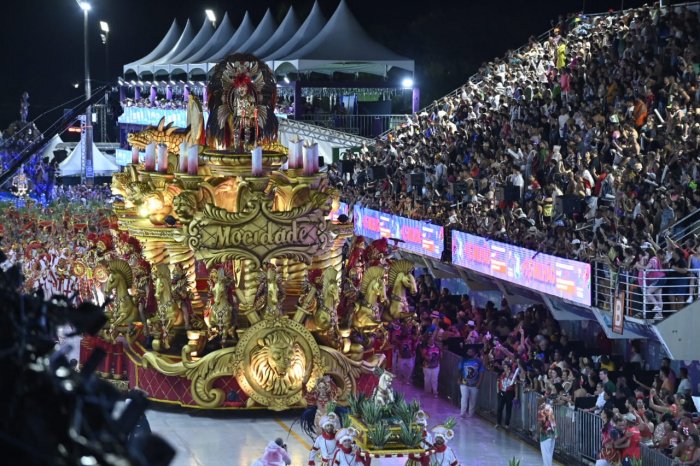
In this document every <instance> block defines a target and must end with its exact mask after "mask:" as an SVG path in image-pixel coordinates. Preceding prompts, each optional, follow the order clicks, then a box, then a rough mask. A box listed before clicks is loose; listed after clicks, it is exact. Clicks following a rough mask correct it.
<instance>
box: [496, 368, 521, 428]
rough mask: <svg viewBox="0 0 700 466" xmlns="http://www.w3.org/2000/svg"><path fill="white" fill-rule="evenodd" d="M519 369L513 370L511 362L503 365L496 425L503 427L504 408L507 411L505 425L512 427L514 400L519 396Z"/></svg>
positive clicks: (499, 380) (497, 389) (499, 383)
mask: <svg viewBox="0 0 700 466" xmlns="http://www.w3.org/2000/svg"><path fill="white" fill-rule="evenodd" d="M518 372H519V369H516V370H515V371H513V370H512V369H511V366H510V364H504V365H503V372H502V373H501V375H500V376H499V377H498V383H497V385H496V395H497V396H498V409H497V411H496V427H497V428H499V427H501V420H502V419H503V409H504V408H505V411H506V418H505V423H504V426H505V428H506V429H510V415H511V412H512V410H513V400H514V399H515V397H516V396H517V384H518V382H517V377H518Z"/></svg>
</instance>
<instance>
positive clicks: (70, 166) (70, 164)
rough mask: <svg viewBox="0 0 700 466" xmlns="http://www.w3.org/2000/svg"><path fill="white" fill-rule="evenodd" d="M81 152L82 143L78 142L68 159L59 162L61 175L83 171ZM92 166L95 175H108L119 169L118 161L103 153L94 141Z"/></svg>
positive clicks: (73, 174) (78, 173)
mask: <svg viewBox="0 0 700 466" xmlns="http://www.w3.org/2000/svg"><path fill="white" fill-rule="evenodd" d="M81 155H82V154H81V152H80V144H77V145H76V146H75V148H74V149H73V152H71V153H70V155H69V156H68V157H66V159H65V160H64V161H63V162H61V163H59V164H58V167H59V168H60V169H61V176H76V175H80V172H81ZM92 167H93V170H94V172H95V175H98V176H99V175H108V174H111V173H114V172H118V171H119V165H117V162H116V161H114V160H112V159H111V158H110V157H109V156H107V155H105V154H103V153H102V152H101V151H100V150H99V149H98V148H97V146H96V145H95V143H94V142H93V143H92Z"/></svg>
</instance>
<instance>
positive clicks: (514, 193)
mask: <svg viewBox="0 0 700 466" xmlns="http://www.w3.org/2000/svg"><path fill="white" fill-rule="evenodd" d="M503 194H504V197H503V199H504V200H505V201H506V202H522V199H520V187H519V186H513V185H508V186H506V187H505V188H503Z"/></svg>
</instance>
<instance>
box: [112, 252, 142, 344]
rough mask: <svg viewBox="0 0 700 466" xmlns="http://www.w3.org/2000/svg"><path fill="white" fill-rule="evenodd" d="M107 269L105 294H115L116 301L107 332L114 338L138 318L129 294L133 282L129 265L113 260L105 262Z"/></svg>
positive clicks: (125, 262) (123, 261) (136, 308)
mask: <svg viewBox="0 0 700 466" xmlns="http://www.w3.org/2000/svg"><path fill="white" fill-rule="evenodd" d="M107 267H108V269H109V272H110V273H109V278H108V279H107V282H106V283H105V294H110V293H112V292H114V293H115V294H116V299H115V301H114V302H113V303H112V307H113V309H114V311H113V314H112V319H111V322H110V330H109V333H110V335H111V336H112V337H114V336H115V333H116V332H118V331H119V330H122V331H123V329H124V328H125V327H126V326H128V325H129V324H130V323H132V322H134V321H136V320H137V319H138V318H139V311H138V307H136V304H135V303H134V298H132V297H131V295H130V294H129V289H130V288H131V285H132V284H133V280H134V276H133V273H132V271H131V266H130V265H129V263H128V262H127V261H125V260H122V259H115V260H111V261H109V262H107Z"/></svg>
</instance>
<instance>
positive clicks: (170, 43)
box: [124, 20, 182, 73]
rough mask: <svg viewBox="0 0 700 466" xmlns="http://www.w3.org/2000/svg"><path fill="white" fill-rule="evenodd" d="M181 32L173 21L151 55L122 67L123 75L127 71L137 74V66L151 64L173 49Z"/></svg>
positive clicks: (175, 21)
mask: <svg viewBox="0 0 700 466" xmlns="http://www.w3.org/2000/svg"><path fill="white" fill-rule="evenodd" d="M181 32H182V31H180V26H178V25H177V20H173V23H172V24H171V25H170V29H168V33H167V34H165V37H163V40H161V41H160V43H159V44H158V45H157V46H156V48H155V49H153V51H151V53H149V54H148V55H146V56H145V57H143V58H141V59H139V60H136V61H133V62H131V63H129V64H128V65H124V73H126V72H127V71H134V72H136V73H139V71H140V70H139V66H144V65H147V64H148V63H153V62H154V61H156V60H158V59H159V58H161V57H163V56H165V55H166V54H168V53H169V52H170V51H171V50H172V49H173V47H175V45H176V44H177V41H178V40H179V39H180V34H181Z"/></svg>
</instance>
